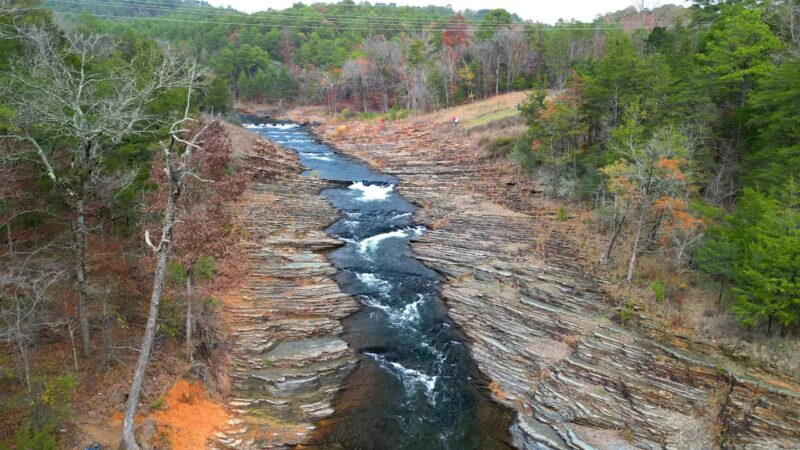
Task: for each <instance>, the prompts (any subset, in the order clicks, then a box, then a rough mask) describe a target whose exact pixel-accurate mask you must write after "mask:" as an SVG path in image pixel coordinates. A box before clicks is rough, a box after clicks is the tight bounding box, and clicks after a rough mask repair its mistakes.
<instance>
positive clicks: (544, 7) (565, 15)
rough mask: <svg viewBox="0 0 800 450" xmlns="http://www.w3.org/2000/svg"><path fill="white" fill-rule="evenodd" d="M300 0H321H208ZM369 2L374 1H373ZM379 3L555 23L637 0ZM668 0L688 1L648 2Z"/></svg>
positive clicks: (249, 2)
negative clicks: (499, 12)
mask: <svg viewBox="0 0 800 450" xmlns="http://www.w3.org/2000/svg"><path fill="white" fill-rule="evenodd" d="M298 1H301V2H302V3H315V2H316V1H318V0H306V1H302V0H208V2H209V3H211V4H212V5H216V6H232V7H233V8H236V9H238V10H240V11H246V12H254V11H262V10H266V9H268V8H273V9H283V8H289V7H291V6H292V4H293V3H297V2H298ZM356 3H359V0H356ZM370 3H375V2H374V1H371V2H370ZM380 3H396V4H398V5H414V6H425V5H440V6H446V5H452V7H453V9H455V10H457V11H463V10H465V9H472V10H479V9H491V8H504V9H506V10H508V11H511V12H514V13H517V14H519V16H520V17H522V18H523V19H530V20H534V21H537V22H545V23H553V22H555V21H557V20H558V19H560V18H561V19H565V20H569V19H578V20H581V21H591V20H592V19H594V18H595V16H597V15H598V14H604V13H607V12H613V11H617V10H620V9H624V8H627V7H628V6H631V5H632V4H633V3H634V0H393V1H392V0H382V1H381V2H380ZM667 3H674V4H677V5H681V4H685V2H684V1H683V0H663V1H657V0H648V1H646V4H647V5H648V6H649V7H652V6H657V5H662V4H667ZM684 6H685V5H684Z"/></svg>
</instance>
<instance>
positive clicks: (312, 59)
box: [47, 0, 682, 112]
mask: <svg viewBox="0 0 800 450" xmlns="http://www.w3.org/2000/svg"><path fill="white" fill-rule="evenodd" d="M168 3H169V6H167V5H166V4H165V5H161V4H159V3H158V2H152V1H130V2H126V3H125V4H130V5H136V8H137V9H136V11H134V10H133V9H131V8H134V7H133V6H129V7H128V8H129V9H128V11H129V12H128V13H127V14H123V13H121V12H120V9H119V8H121V6H118V5H122V3H106V4H104V6H98V5H99V4H98V3H97V2H94V3H93V2H89V3H86V2H66V1H64V0H51V1H49V2H47V5H48V6H50V7H52V8H54V10H56V11H68V14H67V15H63V16H62V17H63V18H64V20H69V21H77V22H80V23H85V24H87V26H90V27H92V28H93V29H96V30H99V31H102V32H108V33H110V34H112V35H116V36H124V35H125V34H127V33H137V34H140V35H141V36H145V37H150V38H156V39H161V40H165V41H167V42H170V43H171V44H172V45H175V46H176V47H178V48H179V49H181V50H182V51H183V52H185V53H186V54H189V55H193V56H195V57H197V58H198V60H199V61H200V62H201V63H203V64H206V65H208V66H209V67H211V68H213V69H214V72H215V73H216V74H217V75H218V76H219V77H220V78H221V80H223V81H224V83H227V86H228V87H229V88H230V91H231V93H232V95H233V97H234V98H235V99H237V100H243V101H255V102H271V103H274V102H286V101H289V102H290V103H294V104H296V103H307V104H322V103H324V104H327V105H328V106H329V108H330V109H331V110H336V111H341V110H342V109H344V108H348V109H349V110H351V111H383V112H386V111H388V110H389V109H391V108H396V109H399V108H405V109H410V110H430V109H433V108H437V107H442V106H450V105H454V104H457V103H459V102H463V101H469V100H474V99H478V98H485V97H487V96H490V95H495V94H498V93H501V92H508V91H510V90H519V89H526V88H530V87H532V86H556V87H560V86H563V84H564V83H565V82H566V80H567V78H568V77H569V74H570V67H571V64H572V63H574V62H576V61H580V60H585V59H587V58H592V57H594V56H596V55H598V54H599V52H601V50H602V46H603V40H604V39H605V37H604V35H605V32H606V31H613V30H615V29H623V28H624V29H626V30H627V31H629V32H632V33H635V34H637V35H638V36H639V37H638V39H639V40H641V39H644V36H646V34H647V33H648V29H649V28H652V27H653V26H659V25H660V26H667V25H670V24H672V23H673V22H674V21H675V20H676V19H677V18H679V17H680V14H679V13H676V12H675V7H673V6H669V7H663V8H659V9H657V10H656V11H649V10H648V11H640V12H638V13H637V14H636V15H634V16H631V15H630V14H624V13H621V14H620V19H621V25H618V24H617V22H614V21H613V20H614V18H613V17H606V18H603V19H598V21H597V23H596V24H581V23H574V22H563V23H559V24H557V25H555V26H550V25H543V24H538V23H533V22H531V21H526V22H523V21H522V20H521V19H520V18H519V17H516V16H514V15H512V14H509V13H508V12H506V11H505V10H498V9H495V10H490V9H487V10H481V11H477V12H476V11H463V12H455V11H454V10H453V9H451V8H449V7H433V6H430V7H424V8H421V7H402V6H394V5H380V4H376V5H370V4H368V3H362V4H354V3H353V2H351V1H344V2H341V3H338V4H332V5H326V4H325V5H323V4H317V5H313V6H307V5H302V4H296V5H295V6H293V7H292V8H289V9H286V10H281V11H269V12H263V13H255V14H243V13H238V12H235V11H230V10H223V9H214V8H195V7H190V6H189V5H188V4H187V5H184V6H182V7H178V8H176V7H175V6H174V5H173V3H174V2H168ZM112 6H114V7H113V8H112ZM81 8H83V9H81ZM103 8H106V9H103ZM78 11H86V12H89V13H91V14H93V16H83V17H82V16H80V15H79V13H78ZM678 11H682V9H681V8H678ZM662 12H663V13H662ZM111 16H114V17H116V19H113V18H112V17H111ZM151 16H157V17H151ZM119 18H123V19H124V20H120V19H119ZM623 19H624V20H623ZM215 89H218V90H219V92H220V93H221V92H223V91H224V90H225V86H223V85H222V84H220V85H219V86H215ZM219 107H223V108H224V107H225V106H223V105H219Z"/></svg>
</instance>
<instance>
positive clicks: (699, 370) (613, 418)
mask: <svg viewBox="0 0 800 450" xmlns="http://www.w3.org/2000/svg"><path fill="white" fill-rule="evenodd" d="M430 126H432V125H429V124H426V123H418V124H415V125H414V126H413V127H412V129H409V126H408V125H407V124H406V125H405V128H400V127H396V129H395V128H393V127H388V128H385V127H384V128H383V129H381V130H379V131H375V130H371V131H370V130H361V131H358V132H356V131H353V132H351V133H350V134H349V136H352V137H347V135H343V134H342V133H341V132H340V130H338V129H336V128H334V127H327V126H324V125H323V126H320V127H319V128H318V131H319V132H320V133H321V134H322V135H323V136H325V138H326V139H328V140H329V141H330V142H331V143H332V144H333V145H335V146H336V147H338V148H339V149H340V150H341V151H343V152H344V153H348V154H351V155H353V156H356V157H359V158H361V159H364V160H367V161H371V162H373V163H375V164H376V165H378V166H379V167H380V168H381V170H382V171H383V172H384V173H387V174H390V175H394V176H396V177H397V178H398V179H399V181H400V191H401V193H402V194H403V195H404V196H406V197H407V198H408V199H410V200H411V201H413V202H414V203H415V204H418V205H423V206H424V208H423V209H422V210H420V211H419V212H418V213H417V216H416V217H415V219H416V221H417V222H419V223H423V224H426V225H427V226H428V227H429V228H430V231H429V233H427V234H426V235H424V236H423V237H420V238H419V239H417V240H416V242H414V244H413V250H414V252H415V253H416V255H417V256H418V257H419V259H420V260H422V261H423V262H424V263H425V264H426V265H428V266H429V267H431V268H432V269H434V270H436V271H438V272H439V273H441V274H442V275H443V277H444V278H445V280H446V284H445V285H444V286H443V289H442V297H443V299H444V300H445V302H446V303H447V306H448V308H449V313H450V316H451V317H452V319H453V321H454V322H455V323H456V324H458V325H459V326H460V327H461V328H462V330H463V333H464V335H465V336H466V338H467V339H468V344H469V348H470V351H471V353H472V356H473V358H474V359H475V361H476V362H477V363H478V366H479V368H480V370H481V371H482V372H483V374H485V375H486V376H487V377H488V378H490V379H491V380H492V384H491V386H490V388H491V390H492V393H493V396H494V398H495V399H496V400H497V401H499V402H502V403H504V404H506V405H508V406H509V407H512V408H514V409H515V410H516V411H517V412H518V420H517V422H516V423H515V425H514V426H513V427H512V430H511V432H512V436H513V440H514V443H515V445H516V446H517V447H519V448H523V449H540V448H559V449H589V448H597V449H626V448H644V449H665V448H666V449H716V448H742V449H796V448H798V447H800V384H798V381H797V380H796V379H794V378H792V377H790V376H788V375H785V374H777V373H766V372H764V371H761V370H758V369H754V368H740V367H738V365H737V364H734V363H733V362H732V361H729V360H728V359H726V358H725V356H724V355H723V354H722V352H720V351H718V350H717V349H715V348H712V347H710V346H708V345H704V344H702V343H699V342H695V341H693V340H692V339H691V338H689V337H684V336H676V335H674V334H671V333H669V332H667V331H665V330H663V329H662V328H661V327H660V326H659V325H658V324H657V323H656V322H655V321H653V320H650V319H648V318H647V317H644V316H639V317H638V318H635V319H630V318H628V319H627V320H623V319H622V317H621V316H622V315H621V314H620V311H619V308H618V306H617V305H615V304H613V302H612V301H611V300H610V299H609V296H608V295H606V294H605V292H604V290H603V283H602V280H598V279H596V278H595V277H593V276H592V275H591V274H590V273H589V271H588V270H587V269H586V267H584V266H582V265H581V262H580V258H578V257H577V256H578V252H579V251H580V246H581V245H582V244H581V243H580V242H577V240H576V239H574V238H572V237H571V236H570V230H569V225H568V224H565V225H564V226H563V227H561V228H553V227H552V226H551V225H548V223H551V222H549V221H544V220H541V217H545V216H551V215H554V214H556V213H557V211H554V210H552V208H547V207H545V206H537V201H536V198H535V196H533V197H532V196H531V195H530V190H528V191H523V190H521V189H520V188H519V187H518V186H515V185H513V184H512V183H501V182H499V181H498V180H497V178H498V177H497V176H495V175H496V174H497V168H496V167H494V165H493V163H492V162H491V161H486V160H480V159H476V158H474V157H470V155H471V154H472V155H474V152H473V151H472V150H471V149H469V148H468V146H467V144H464V143H463V142H461V141H459V140H453V141H452V142H447V143H443V142H442V141H441V140H437V139H435V138H433V137H431V136H435V133H431V132H430V130H429V128H430ZM414 127H415V128H414ZM367 136H368V138H367ZM498 199H502V200H498ZM542 203H544V202H542Z"/></svg>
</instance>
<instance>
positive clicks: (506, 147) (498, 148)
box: [486, 136, 516, 157]
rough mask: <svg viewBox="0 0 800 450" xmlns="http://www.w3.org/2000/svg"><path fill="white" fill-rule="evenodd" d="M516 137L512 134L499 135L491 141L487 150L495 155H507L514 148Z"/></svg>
mask: <svg viewBox="0 0 800 450" xmlns="http://www.w3.org/2000/svg"><path fill="white" fill-rule="evenodd" d="M515 143H516V139H514V138H513V137H510V136H499V137H496V138H494V139H492V140H490V141H489V143H488V144H487V145H486V151H487V152H489V155H491V156H493V157H500V156H506V155H508V154H509V153H511V151H512V150H513V149H514V144H515Z"/></svg>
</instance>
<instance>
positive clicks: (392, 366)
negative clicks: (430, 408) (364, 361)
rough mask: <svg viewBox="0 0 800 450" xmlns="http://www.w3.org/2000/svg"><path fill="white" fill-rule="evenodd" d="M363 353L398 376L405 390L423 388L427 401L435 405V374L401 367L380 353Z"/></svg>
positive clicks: (410, 390)
mask: <svg viewBox="0 0 800 450" xmlns="http://www.w3.org/2000/svg"><path fill="white" fill-rule="evenodd" d="M364 354H365V355H367V356H369V357H370V358H372V359H374V360H375V362H377V363H378V365H379V366H381V367H382V368H384V369H386V370H388V371H389V372H391V373H393V374H394V375H395V376H397V377H398V378H400V380H401V381H402V382H403V386H405V388H406V391H407V392H409V393H410V392H413V391H414V390H415V389H416V388H418V387H422V388H424V389H425V395H426V396H427V397H428V403H430V404H431V405H436V392H435V389H436V381H437V380H438V379H439V377H437V376H436V375H427V374H424V373H422V372H420V371H419V370H414V369H409V368H407V367H403V365H402V364H399V363H396V362H392V361H387V360H386V358H384V357H383V356H382V355H377V354H375V353H368V352H364Z"/></svg>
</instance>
